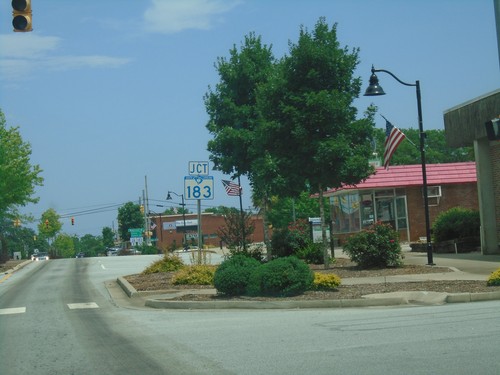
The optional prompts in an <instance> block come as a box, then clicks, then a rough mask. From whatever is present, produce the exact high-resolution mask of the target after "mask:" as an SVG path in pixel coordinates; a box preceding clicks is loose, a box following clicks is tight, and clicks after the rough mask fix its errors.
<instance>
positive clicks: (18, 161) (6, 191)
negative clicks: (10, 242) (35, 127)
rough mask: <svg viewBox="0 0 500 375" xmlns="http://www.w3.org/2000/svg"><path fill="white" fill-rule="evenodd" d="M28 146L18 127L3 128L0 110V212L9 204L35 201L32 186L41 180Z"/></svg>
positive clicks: (3, 121) (22, 204) (5, 210)
mask: <svg viewBox="0 0 500 375" xmlns="http://www.w3.org/2000/svg"><path fill="white" fill-rule="evenodd" d="M30 157H31V145H30V144H29V143H28V142H24V141H23V139H22V137H21V134H20V132H19V128H18V127H14V128H7V124H6V121H5V116H4V114H3V112H2V111H1V110H0V215H2V214H5V213H6V212H7V210H9V209H11V208H12V206H24V205H26V204H27V203H36V202H37V201H38V198H35V197H34V194H35V187H36V186H41V185H42V183H43V179H42V177H41V176H40V173H41V169H40V167H39V166H38V165H32V164H31V161H30Z"/></svg>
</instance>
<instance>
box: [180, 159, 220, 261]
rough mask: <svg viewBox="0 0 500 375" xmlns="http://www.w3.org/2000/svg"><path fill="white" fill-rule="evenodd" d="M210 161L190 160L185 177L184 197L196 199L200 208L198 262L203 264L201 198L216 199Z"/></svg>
mask: <svg viewBox="0 0 500 375" xmlns="http://www.w3.org/2000/svg"><path fill="white" fill-rule="evenodd" d="M209 172H210V168H209V162H208V161H190V162H189V165H188V173H189V176H185V177H184V197H185V198H186V199H192V200H193V199H196V200H197V209H198V263H199V264H201V247H202V246H203V234H202V231H201V200H202V199H203V200H210V199H214V178H213V176H210V175H209Z"/></svg>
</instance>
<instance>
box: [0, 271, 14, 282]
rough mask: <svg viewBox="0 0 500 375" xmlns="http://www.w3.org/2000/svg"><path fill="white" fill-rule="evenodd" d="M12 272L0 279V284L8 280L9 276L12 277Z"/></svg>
mask: <svg viewBox="0 0 500 375" xmlns="http://www.w3.org/2000/svg"><path fill="white" fill-rule="evenodd" d="M11 276H12V274H11V273H8V274H7V275H5V276H4V277H2V279H1V280H0V284H1V283H3V282H4V281H6V280H7V279H8V278H9V277H11Z"/></svg>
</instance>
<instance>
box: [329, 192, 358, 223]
mask: <svg viewBox="0 0 500 375" xmlns="http://www.w3.org/2000/svg"><path fill="white" fill-rule="evenodd" d="M330 202H331V207H332V218H333V221H334V224H333V226H334V232H337V233H351V232H358V231H359V230H360V221H359V206H360V202H359V194H358V193H357V192H356V193H346V194H341V195H335V196H333V197H331V200H330Z"/></svg>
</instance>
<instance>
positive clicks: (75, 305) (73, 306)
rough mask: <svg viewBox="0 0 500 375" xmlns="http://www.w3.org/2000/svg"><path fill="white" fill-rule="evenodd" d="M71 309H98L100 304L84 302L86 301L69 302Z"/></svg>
mask: <svg viewBox="0 0 500 375" xmlns="http://www.w3.org/2000/svg"><path fill="white" fill-rule="evenodd" d="M68 307H69V309H70V310H77V309H98V308H99V306H98V305H97V303H95V302H84V303H68Z"/></svg>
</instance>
